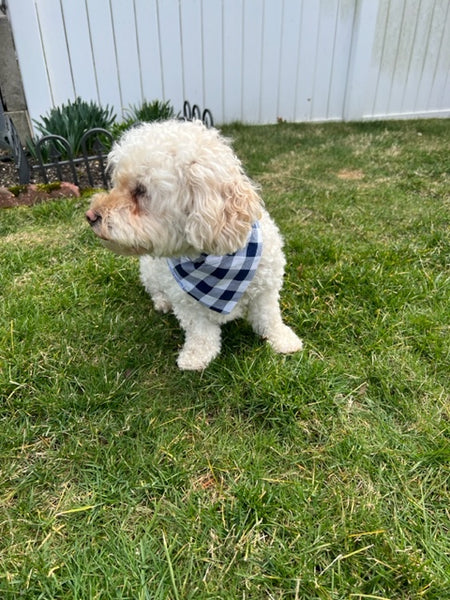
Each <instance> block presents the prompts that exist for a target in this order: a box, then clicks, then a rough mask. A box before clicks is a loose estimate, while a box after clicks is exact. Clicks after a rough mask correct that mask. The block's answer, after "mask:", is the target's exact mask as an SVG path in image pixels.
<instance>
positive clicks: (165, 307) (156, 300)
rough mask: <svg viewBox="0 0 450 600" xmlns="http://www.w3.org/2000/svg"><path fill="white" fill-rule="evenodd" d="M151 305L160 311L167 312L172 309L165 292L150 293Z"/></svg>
mask: <svg viewBox="0 0 450 600" xmlns="http://www.w3.org/2000/svg"><path fill="white" fill-rule="evenodd" d="M152 300H153V306H154V307H155V310H157V311H158V312H162V313H168V312H170V311H171V310H172V303H171V302H170V300H169V298H167V296H166V295H165V294H162V293H158V294H153V295H152Z"/></svg>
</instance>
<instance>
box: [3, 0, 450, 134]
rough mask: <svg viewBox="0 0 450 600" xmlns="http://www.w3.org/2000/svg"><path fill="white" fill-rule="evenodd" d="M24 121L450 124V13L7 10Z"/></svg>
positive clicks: (363, 7)
mask: <svg viewBox="0 0 450 600" xmlns="http://www.w3.org/2000/svg"><path fill="white" fill-rule="evenodd" d="M8 14H9V18H10V20H11V24H12V28H13V33H14V38H15V43H16V48H17V54H18V59H19V64H20V67H21V71H22V76H23V80H24V88H25V94H26V97H27V103H28V109H29V112H30V116H31V118H33V119H38V118H39V116H40V115H42V114H45V113H46V112H47V111H48V110H49V108H51V107H52V106H55V105H58V104H61V103H63V102H66V101H67V100H68V99H72V100H73V99H74V98H75V97H77V96H81V97H82V98H83V99H85V100H96V101H98V102H100V103H102V104H109V105H111V106H113V107H114V108H115V111H116V113H117V114H118V115H120V114H123V111H124V110H126V108H127V107H129V105H130V104H139V103H140V102H141V101H142V100H144V99H147V100H154V99H161V100H170V101H171V102H172V104H173V105H174V107H175V109H176V110H180V109H181V108H182V106H183V101H184V100H185V99H187V100H189V101H190V102H191V104H194V103H197V104H199V105H200V106H201V107H202V108H206V107H207V108H209V109H210V110H211V111H212V113H213V115H214V119H215V122H216V123H223V122H230V121H233V120H240V121H244V122H248V123H273V122H276V120H277V119H278V118H282V119H285V120H288V121H315V120H318V121H325V120H342V119H345V120H360V119H370V118H390V117H396V118H398V117H416V116H417V117H419V116H430V117H432V116H442V117H446V116H450V77H449V72H450V0H9V2H8Z"/></svg>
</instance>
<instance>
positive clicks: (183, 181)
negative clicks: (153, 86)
mask: <svg viewBox="0 0 450 600" xmlns="http://www.w3.org/2000/svg"><path fill="white" fill-rule="evenodd" d="M108 162H109V167H110V169H111V171H112V183H113V188H112V190H111V191H110V192H108V193H100V194H97V195H95V196H94V197H93V199H92V203H91V207H90V209H89V210H88V211H87V213H86V218H87V220H88V221H89V223H90V225H91V227H92V229H93V231H94V233H96V235H97V236H98V237H99V238H100V239H102V240H103V242H104V244H105V245H106V246H107V247H109V248H110V249H111V250H114V251H115V252H118V253H120V254H151V255H153V256H168V257H169V256H180V255H185V254H187V255H195V254H199V253H201V252H205V253H207V254H218V255H220V254H228V253H233V252H235V251H236V250H238V249H239V248H242V247H243V246H244V245H245V243H246V240H247V238H248V234H249V232H250V229H251V225H252V223H253V222H254V221H255V220H257V219H258V218H259V217H260V215H261V200H260V198H259V195H258V193H257V191H256V187H255V185H254V184H253V183H252V182H251V181H250V180H249V179H248V177H247V176H246V175H245V173H244V172H243V169H242V166H241V163H240V161H239V159H238V158H237V157H236V156H235V155H234V153H233V151H232V149H231V147H230V146H229V144H228V142H227V141H226V140H225V139H224V138H223V137H221V136H220V134H219V133H218V131H217V130H215V129H207V128H206V127H205V126H204V125H203V124H202V123H200V122H193V123H190V122H182V121H166V122H163V123H151V124H150V123H147V124H144V125H141V126H139V127H136V128H134V129H131V130H130V131H128V132H127V133H125V135H124V136H123V137H122V139H121V140H120V141H119V142H118V143H117V144H116V145H115V146H114V147H113V149H112V151H111V153H110V155H109V157H108Z"/></svg>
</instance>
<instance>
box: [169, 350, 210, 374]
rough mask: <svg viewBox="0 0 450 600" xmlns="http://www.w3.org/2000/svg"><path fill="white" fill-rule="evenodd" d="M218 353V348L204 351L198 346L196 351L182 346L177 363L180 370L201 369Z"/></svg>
mask: <svg viewBox="0 0 450 600" xmlns="http://www.w3.org/2000/svg"><path fill="white" fill-rule="evenodd" d="M218 354H219V350H217V351H214V352H205V350H204V349H203V350H201V349H199V348H197V349H196V351H192V350H191V349H189V348H183V350H181V352H180V354H179V355H178V359H177V365H178V367H179V368H180V369H181V370H182V371H203V369H206V367H207V366H208V365H209V363H210V362H211V361H212V360H213V358H215V357H216V356H217V355H218Z"/></svg>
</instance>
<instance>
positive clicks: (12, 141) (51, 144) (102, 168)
mask: <svg viewBox="0 0 450 600" xmlns="http://www.w3.org/2000/svg"><path fill="white" fill-rule="evenodd" d="M178 118H179V119H181V120H185V121H192V120H194V119H198V120H201V121H203V123H204V124H205V125H206V126H207V127H212V126H213V125H214V119H213V115H212V112H211V111H210V110H209V109H208V108H205V109H204V110H203V111H202V110H201V109H200V107H199V106H198V105H197V104H194V105H193V106H192V107H191V104H190V102H189V101H188V100H185V101H184V103H183V114H182V116H179V117H178ZM0 125H1V126H2V129H3V131H4V133H3V134H2V137H3V141H4V142H5V143H6V144H7V145H8V146H9V147H10V148H11V151H12V154H13V158H14V162H15V164H16V167H17V171H18V177H19V183H20V184H27V183H30V182H31V180H32V179H33V178H34V174H35V173H36V174H39V176H40V178H41V179H42V181H43V182H44V183H50V181H55V180H58V181H68V182H70V183H74V184H75V185H77V186H80V184H84V186H85V187H86V184H87V185H88V186H89V187H104V188H107V187H108V185H109V177H108V172H107V164H106V158H107V154H108V152H109V150H110V149H111V146H112V144H113V142H114V137H113V135H112V134H111V132H110V131H108V130H106V129H103V128H101V127H95V128H93V129H89V130H88V131H86V132H85V133H84V134H83V136H82V138H81V140H80V147H81V156H74V153H73V150H72V148H71V145H70V143H69V142H68V140H66V139H65V138H64V137H62V136H60V135H46V136H44V137H42V138H40V139H39V140H37V141H36V142H34V143H33V144H32V147H31V148H30V151H31V153H32V155H33V157H34V159H35V162H30V161H29V160H28V157H27V154H26V151H25V148H24V146H23V144H22V143H21V141H20V138H19V135H18V133H17V130H16V128H15V126H14V123H13V121H12V119H11V118H10V117H9V116H8V115H3V114H2V121H1V123H0ZM136 125H139V123H135V124H134V126H136ZM94 166H96V169H95V173H94V169H93V167H94Z"/></svg>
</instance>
